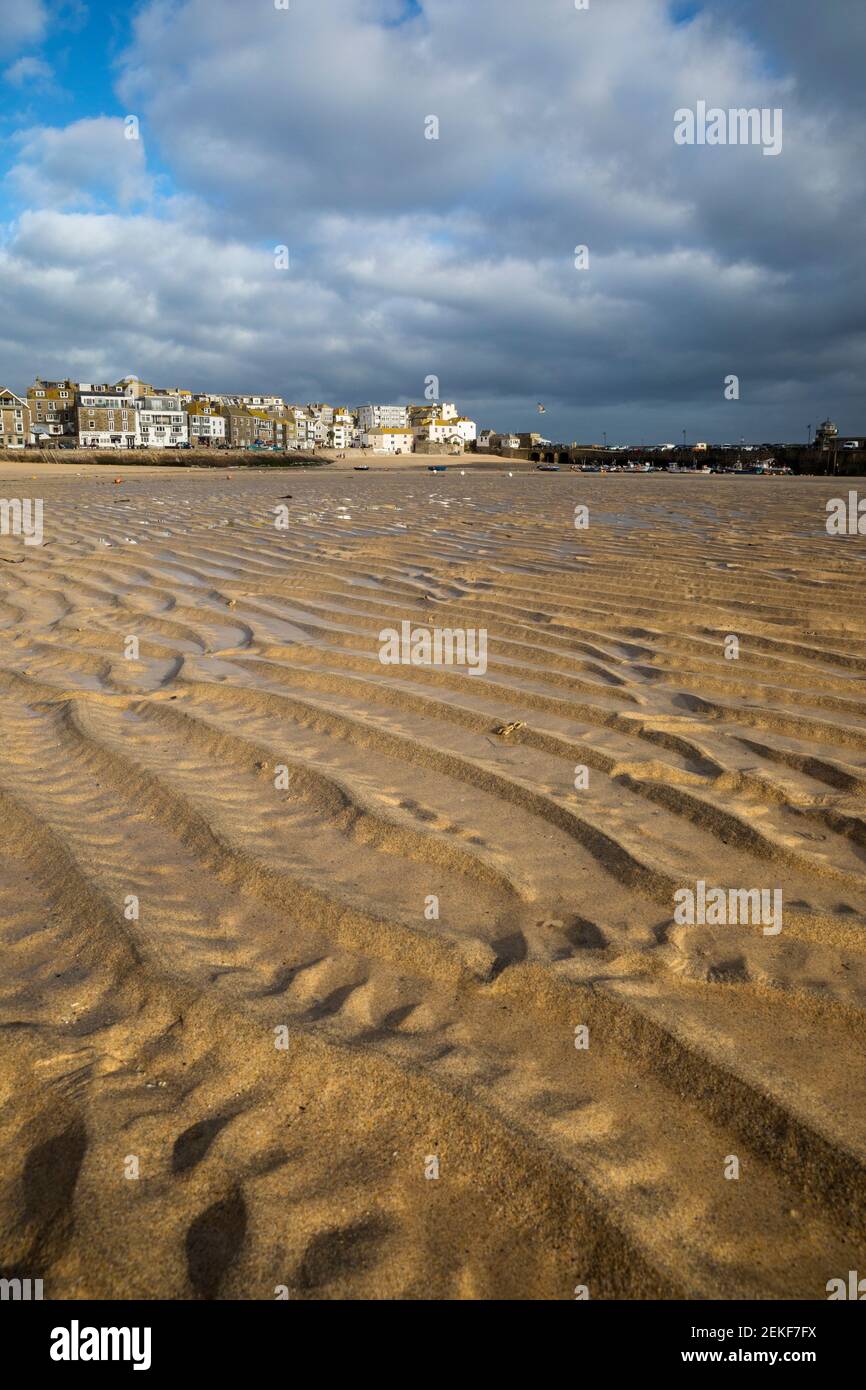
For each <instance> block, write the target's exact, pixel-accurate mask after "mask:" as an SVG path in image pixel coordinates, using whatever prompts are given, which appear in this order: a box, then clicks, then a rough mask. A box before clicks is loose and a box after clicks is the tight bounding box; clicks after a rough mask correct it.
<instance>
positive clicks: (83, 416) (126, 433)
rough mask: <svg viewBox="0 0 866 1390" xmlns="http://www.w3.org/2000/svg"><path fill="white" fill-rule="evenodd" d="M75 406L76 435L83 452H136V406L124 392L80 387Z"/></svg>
mask: <svg viewBox="0 0 866 1390" xmlns="http://www.w3.org/2000/svg"><path fill="white" fill-rule="evenodd" d="M76 402H77V404H76V407H75V418H76V433H77V435H78V443H79V445H80V447H81V448H82V449H135V448H137V447H138V446H139V445H140V444H141V435H140V432H139V414H138V409H137V403H136V401H135V398H134V397H133V396H132V395H131V394H130V393H129V392H128V391H127V390H123V389H120V388H118V387H111V386H82V387H81V389H80V390H79V391H78V392H77V393H76Z"/></svg>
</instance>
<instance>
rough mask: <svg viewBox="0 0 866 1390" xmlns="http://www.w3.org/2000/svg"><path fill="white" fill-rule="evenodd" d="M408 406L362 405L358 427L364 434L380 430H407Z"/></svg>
mask: <svg viewBox="0 0 866 1390" xmlns="http://www.w3.org/2000/svg"><path fill="white" fill-rule="evenodd" d="M408 425H409V407H408V406H407V405H362V406H361V408H360V409H359V411H358V427H359V429H361V430H362V431H363V432H364V433H366V432H367V431H369V430H378V429H392V430H393V429H404V430H405V429H407V428H408Z"/></svg>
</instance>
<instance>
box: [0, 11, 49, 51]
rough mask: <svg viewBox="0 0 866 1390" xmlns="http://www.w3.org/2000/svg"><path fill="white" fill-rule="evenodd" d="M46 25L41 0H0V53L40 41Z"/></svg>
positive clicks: (45, 16)
mask: <svg viewBox="0 0 866 1390" xmlns="http://www.w3.org/2000/svg"><path fill="white" fill-rule="evenodd" d="M47 25H48V14H47V11H46V8H45V5H44V3H43V0H0V54H6V53H16V52H17V51H18V50H19V49H21V48H27V47H29V46H30V45H32V44H37V43H41V42H42V40H43V38H44V37H45V33H46V29H47Z"/></svg>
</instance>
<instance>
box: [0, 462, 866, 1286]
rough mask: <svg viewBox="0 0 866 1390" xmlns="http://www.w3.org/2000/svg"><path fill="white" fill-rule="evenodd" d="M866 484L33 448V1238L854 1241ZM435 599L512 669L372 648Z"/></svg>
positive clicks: (4, 1214)
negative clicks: (859, 520)
mask: <svg viewBox="0 0 866 1390" xmlns="http://www.w3.org/2000/svg"><path fill="white" fill-rule="evenodd" d="M840 486H842V485H838V484H837V485H835V486H834V484H833V482H832V480H830V481H827V480H820V481H819V480H797V479H793V480H786V481H783V480H766V479H757V478H756V479H745V478H744V479H737V480H724V479H716V478H706V477H696V478H657V477H649V478H642V479H628V478H618V477H597V476H596V477H585V478H581V477H579V476H576V475H572V474H565V473H564V474H560V475H557V476H545V475H539V474H534V473H531V474H523V475H520V476H518V475H515V476H514V477H511V478H510V477H508V476H507V474H506V473H500V474H490V473H488V474H473V473H472V472H471V471H469V472H467V473H466V476H463V477H461V476H460V472H459V469H451V470H449V472H448V474H446V475H444V476H440V477H437V476H433V475H430V476H427V475H423V474H420V475H419V474H418V473H417V472H416V473H414V474H400V473H396V474H391V475H389V474H388V473H387V472H386V471H384V470H375V469H374V470H373V471H371V472H370V473H369V474H366V475H360V474H354V473H343V474H336V473H334V472H325V471H324V470H322V471H317V472H315V473H300V472H298V471H296V470H295V471H292V472H286V473H281V474H269V475H263V474H255V475H235V477H234V478H233V479H231V480H229V479H227V478H226V477H225V476H208V475H201V476H199V475H183V476H162V477H155V476H143V475H138V476H132V477H127V478H125V480H124V482H123V484H122V485H121V486H117V485H114V484H113V482H112V480H111V473H110V471H109V472H108V473H105V472H103V473H102V474H101V475H100V476H87V477H81V478H70V477H68V476H67V477H48V478H42V479H41V480H40V481H39V482H38V484H34V483H33V482H27V483H23V482H22V483H21V484H20V485H18V492H17V494H16V495H21V492H22V491H24V492H25V493H26V490H27V489H28V488H29V489H34V488H36V487H38V491H39V495H40V496H42V497H43V498H44V503H45V540H46V544H45V546H44V547H43V548H35V547H25V546H24V545H23V544H22V541H21V540H20V539H16V538H14V537H7V538H4V539H0V718H2V724H0V735H2V737H0V823H2V827H3V848H4V854H3V857H2V865H0V942H2V954H0V1062H2V1091H3V1094H2V1125H0V1172H2V1175H3V1187H2V1198H0V1264H2V1267H3V1272H4V1273H5V1274H7V1275H8V1274H10V1273H19V1274H21V1275H22V1276H25V1275H30V1276H33V1277H40V1276H41V1277H43V1278H44V1280H45V1293H46V1297H51V1298H65V1297H83V1296H88V1297H108V1298H114V1297H126V1296H142V1297H164V1298H189V1297H221V1298H268V1299H272V1298H274V1297H275V1290H276V1289H278V1288H280V1287H284V1288H285V1289H287V1290H288V1293H289V1296H290V1297H292V1298H304V1297H314V1298H317V1297H327V1298H346V1297H352V1298H383V1297H385V1298H391V1297H401V1296H407V1297H419V1298H454V1297H458V1298H490V1297H505V1298H511V1297H518V1298H522V1297H539V1298H571V1297H573V1296H574V1289H575V1286H577V1285H586V1286H587V1288H588V1290H589V1293H590V1296H591V1297H593V1298H608V1297H620V1298H648V1297H669V1298H684V1297H698V1298H713V1297H722V1298H743V1297H759V1298H768V1299H773V1298H782V1297H798V1298H825V1297H826V1292H825V1287H826V1283H827V1281H828V1279H831V1278H834V1277H847V1272H848V1270H849V1269H857V1268H860V1267H861V1266H862V1251H863V1236H864V1228H866V1184H864V1157H866V1105H864V1098H866V1097H864V1092H866V1084H864V1077H866V1068H864V1057H866V1043H864V1029H863V1022H864V1013H863V1011H864V1003H866V989H864V986H866V955H864V911H866V897H864V845H866V822H864V816H863V809H864V788H866V689H864V673H866V608H864V598H866V582H864V549H863V547H864V545H866V540H863V539H862V538H852V539H847V538H844V539H831V538H830V537H828V536H827V534H826V532H825V528H824V518H825V511H824V503H825V501H826V499H827V498H828V497H829V496H832V495H835V493H836V492H838V491H839V488H840ZM846 486H847V485H846ZM4 488H5V493H4V495H6V496H9V495H10V494H11V492H12V484H11V482H9V481H4ZM843 490H844V489H843ZM287 493H291V494H292V497H291V499H286V498H285V494H287ZM283 501H285V505H286V506H287V507H288V508H289V526H288V529H287V530H286V531H279V530H277V529H276V527H275V525H274V513H273V509H274V508H275V507H277V506H279V505H280V503H281V502H283ZM579 503H585V504H587V505H588V506H589V508H590V526H589V529H588V530H576V529H575V527H574V525H573V511H574V507H575V505H576V504H579ZM404 619H407V620H409V621H410V622H411V623H412V624H413V625H415V626H423V625H427V626H430V625H434V624H435V625H437V626H440V627H451V628H457V627H467V628H475V629H477V628H485V629H486V630H487V632H488V634H489V656H488V660H489V666H488V669H487V672H486V674H485V675H484V676H483V677H482V676H471V675H469V674H466V673H460V672H457V671H455V670H453V669H436V670H431V669H423V668H418V667H413V666H383V665H382V664H381V663H380V662H379V660H378V652H379V633H380V631H381V630H382V629H383V628H385V627H391V626H395V627H399V625H400V623H401V621H403V620H404ZM730 634H733V635H737V636H738V637H739V639H740V644H741V645H740V657H739V660H737V661H732V660H726V659H725V654H724V642H725V638H726V637H727V636H728V635H730ZM130 636H132V637H137V638H138V639H139V644H140V652H139V656H140V659H139V660H137V661H136V660H127V659H126V658H125V655H124V651H125V643H126V639H127V638H129V637H130ZM127 647H128V644H127ZM509 724H513V725H515V726H516V727H515V728H514V729H513V730H512V731H511V732H510V733H501V732H500V733H496V732H494V731H495V730H496V729H501V728H503V727H504V726H507V725H509ZM578 765H584V766H586V767H587V768H588V770H589V772H588V778H589V781H588V786H587V787H586V788H585V789H581V790H576V789H575V787H574V778H575V767H576V766H578ZM283 767H284V768H286V769H287V772H286V773H285V774H283V775H281V774H280V773H279V769H280V768H283ZM275 783H276V785H275ZM697 880H704V881H706V882H707V883H708V884H711V885H721V886H724V887H742V888H749V887H763V888H771V889H775V888H780V889H781V890H782V891H783V895H784V927H783V930H782V932H781V933H780V934H779V935H778V936H775V937H773V936H765V935H764V934H763V932H762V930H761V928H760V926H754V925H746V926H728V927H710V926H693V927H689V926H677V925H675V924H674V921H673V905H674V899H673V895H674V893H675V892H676V890H677V889H678V888H680V887H682V886H684V885H685V886H694V884H695V882H696V881H697ZM433 897H435V898H438V903H439V916H438V919H436V918H435V917H433V916H432V915H431V912H432V909H431V906H430V902H431V899H432V898H433ZM134 899H135V900H137V908H136V902H135V901H134ZM581 1025H583V1026H585V1027H587V1028H588V1029H589V1035H588V1037H589V1047H588V1048H581V1049H578V1048H576V1047H575V1029H576V1028H579V1027H580V1026H581ZM282 1029H285V1030H286V1031H285V1032H282V1031H280V1030H282ZM275 1030H277V1031H275ZM283 1043H285V1046H282V1045H279V1046H278V1044H283ZM732 1156H736V1157H737V1158H738V1159H739V1170H740V1176H739V1179H738V1180H727V1179H726V1178H725V1171H726V1168H727V1169H728V1170H729V1171H730V1168H731V1157H732ZM433 1159H436V1160H438V1166H439V1177H438V1179H435V1178H431V1177H428V1176H425V1171H426V1172H427V1173H430V1172H432V1171H434V1169H435V1165H434V1164H433V1162H432V1160H433ZM136 1169H137V1171H138V1174H139V1176H138V1177H137V1178H136V1177H134V1176H127V1174H129V1173H131V1172H134V1171H136ZM858 1260H859V1264H858Z"/></svg>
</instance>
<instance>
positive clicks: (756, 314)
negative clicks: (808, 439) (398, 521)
mask: <svg viewBox="0 0 866 1390" xmlns="http://www.w3.org/2000/svg"><path fill="white" fill-rule="evenodd" d="M864 57H866V6H862V5H849V4H847V3H846V0H825V3H824V4H823V5H821V6H816V5H815V4H814V3H812V0H766V3H764V4H761V5H760V6H756V5H754V4H753V3H751V0H705V3H703V4H700V5H699V4H697V3H693V2H692V0H677V3H672V0H591V3H590V8H589V10H588V11H583V12H577V11H575V10H574V8H573V6H572V5H571V4H570V3H567V0H536V3H534V4H532V5H528V4H526V2H525V0H473V4H471V5H468V4H466V3H465V0H424V3H423V5H422V4H419V3H417V0H291V5H290V8H289V10H279V11H278V10H277V9H276V7H275V6H274V4H273V3H272V0H243V3H242V4H241V3H238V0H138V3H136V4H133V5H131V6H126V5H123V6H118V5H115V4H110V3H108V2H107V0H0V135H2V137H3V139H2V164H0V381H2V382H4V383H8V384H10V385H12V386H13V387H17V388H19V389H20V388H22V387H24V386H26V385H27V384H28V382H29V381H31V380H32V378H33V376H34V374H35V373H36V372H37V371H39V372H41V374H43V375H61V374H66V373H71V374H72V375H78V376H80V377H81V378H83V379H90V380H93V379H113V378H116V377H117V376H120V375H122V374H124V373H126V372H132V371H137V372H140V373H142V374H143V375H145V376H148V377H150V378H151V379H155V380H156V381H157V382H159V383H163V384H188V385H190V386H191V387H193V388H205V387H211V388H213V389H224V390H228V389H232V388H234V389H237V390H249V389H253V388H254V387H261V389H264V390H273V391H279V392H281V393H282V394H284V395H286V396H287V397H288V398H290V399H298V400H304V399H332V400H334V401H335V402H347V403H352V402H355V401H360V400H370V399H384V400H389V399H390V400H400V401H402V400H410V399H416V398H419V397H420V396H421V395H422V394H423V385H424V382H425V380H426V378H427V376H428V375H430V374H435V375H436V376H438V377H439V378H440V381H441V383H442V386H441V391H442V395H443V396H444V398H445V399H457V400H458V401H459V402H460V404H461V406H462V407H463V408H465V409H466V410H467V411H468V412H470V413H472V414H473V415H474V416H475V417H476V418H477V419H478V421H479V424H481V425H490V426H494V427H499V428H503V429H504V428H517V429H526V428H531V427H532V426H533V424H534V423H535V421H536V420H537V418H538V417H537V415H536V412H535V403H536V402H537V401H539V400H543V401H544V402H545V404H546V407H547V411H546V415H545V421H544V422H545V428H546V429H547V431H548V432H549V433H551V434H552V435H554V436H556V437H558V438H562V439H568V440H570V439H579V440H586V441H590V440H593V439H599V438H601V436H602V433H603V432H606V433H607V435H608V437H609V439H611V440H612V441H616V440H624V439H626V438H635V439H646V440H647V441H649V440H652V439H656V440H659V441H665V440H668V439H671V440H672V439H677V438H679V437H680V436H681V431H682V429H683V428H688V430H689V433H690V434H692V433H694V434H695V435H701V436H706V437H709V438H717V439H720V440H723V439H728V438H731V439H739V438H741V437H745V438H747V439H758V440H761V439H765V438H770V439H773V438H783V437H791V438H802V437H805V433H806V429H807V426H808V424H810V423H811V424H814V423H816V421H817V420H818V419H820V418H822V417H823V416H824V415H825V414H831V415H833V416H836V417H838V419H839V423H840V425H841V426H842V428H843V430H845V431H847V432H849V433H856V432H857V431H862V430H863V429H864V428H866V418H864V416H866V407H864V402H863V390H862V382H863V379H864V369H866V325H864V313H863V309H862V305H863V303H864V302H866V294H864V283H863V282H864V278H866V272H864V269H863V265H862V245H863V241H864V231H866V228H864V208H866V194H864V171H866V157H864V155H866V151H864V130H866V121H864V111H863V107H864V84H863V82H862V71H863V62H864ZM699 100H705V101H707V102H708V104H710V105H713V104H717V105H719V106H721V107H723V108H727V107H729V106H737V107H739V106H744V107H753V106H754V107H757V108H767V109H770V110H772V109H776V108H781V109H783V112H784V149H783V152H782V154H781V156H780V157H779V158H774V159H768V158H765V157H764V156H763V154H762V151H761V149H759V148H748V147H740V148H725V149H707V148H700V149H699V148H695V147H691V148H689V147H685V148H678V147H677V146H676V144H675V143H674V140H673V126H674V113H675V111H676V110H677V109H678V108H680V107H688V108H690V109H693V108H694V107H695V104H696V103H697V101H699ZM431 115H435V116H436V118H437V120H438V121H439V123H440V131H439V138H438V139H437V140H428V139H426V138H425V125H426V122H427V120H428V118H429V117H430V116H431ZM129 116H134V117H135V119H136V121H137V122H138V123H139V134H140V138H139V139H138V140H137V141H135V142H132V141H129V140H127V139H126V138H125V129H124V121H125V119H126V118H127V117H129ZM578 244H586V245H588V246H589V248H590V260H589V267H588V268H587V270H586V271H585V272H584V273H579V272H578V271H577V270H576V267H575V247H576V246H577V245H578ZM279 245H285V246H288V247H289V249H290V266H289V269H288V270H278V269H277V267H276V264H275V249H276V247H277V246H279ZM731 373H734V374H736V375H737V376H738V377H739V378H740V381H741V396H740V400H739V402H738V403H736V405H734V404H733V403H728V402H726V401H725V400H724V397H723V388H722V383H723V382H724V380H725V378H726V377H727V376H728V375H729V374H731Z"/></svg>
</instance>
